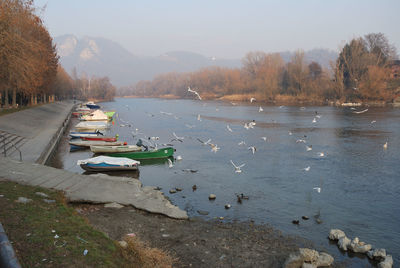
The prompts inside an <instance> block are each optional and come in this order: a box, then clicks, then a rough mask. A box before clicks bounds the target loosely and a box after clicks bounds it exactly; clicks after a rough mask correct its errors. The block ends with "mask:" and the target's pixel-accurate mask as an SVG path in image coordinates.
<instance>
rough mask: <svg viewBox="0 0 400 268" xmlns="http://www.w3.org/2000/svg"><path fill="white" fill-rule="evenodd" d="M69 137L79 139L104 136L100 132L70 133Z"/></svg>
mask: <svg viewBox="0 0 400 268" xmlns="http://www.w3.org/2000/svg"><path fill="white" fill-rule="evenodd" d="M69 135H70V136H71V139H78V138H82V137H97V136H104V134H103V133H101V132H100V131H96V132H83V131H82V132H79V131H70V132H69Z"/></svg>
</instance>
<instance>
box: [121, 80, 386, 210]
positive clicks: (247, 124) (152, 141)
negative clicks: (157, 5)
mask: <svg viewBox="0 0 400 268" xmlns="http://www.w3.org/2000/svg"><path fill="white" fill-rule="evenodd" d="M188 92H189V93H192V94H194V96H195V97H196V98H197V99H198V100H202V98H201V96H200V94H199V93H198V92H197V91H195V90H192V89H191V88H190V87H189V88H188ZM254 102H256V99H255V98H250V103H254ZM232 105H236V103H232ZM283 107H284V106H280V107H279V108H283ZM350 109H351V110H353V111H352V112H353V113H354V114H362V113H365V112H367V111H368V109H364V110H361V111H357V110H356V109H355V108H353V107H352V108H350ZM216 110H217V111H218V109H216ZM300 110H305V107H301V108H300ZM263 111H264V109H263V108H262V107H261V106H259V108H258V112H260V113H261V112H263ZM146 114H147V115H148V116H150V117H154V116H155V115H154V114H151V113H146ZM160 114H162V115H166V116H174V117H175V119H179V117H177V116H175V115H173V114H172V113H169V112H164V111H160ZM320 118H321V116H320V115H319V114H318V112H317V111H316V112H315V116H314V117H313V119H312V121H311V122H312V123H313V124H316V123H317V122H318V120H319V119H320ZM120 120H121V122H123V123H124V124H121V125H120V126H129V127H131V124H130V123H128V122H125V121H123V120H122V119H121V118H120ZM197 121H202V118H201V115H200V114H198V115H197ZM374 123H376V120H373V121H371V124H374ZM185 126H186V127H188V128H193V127H194V125H189V124H185ZM255 126H256V122H255V120H252V121H251V122H245V123H244V125H243V127H244V128H245V129H246V130H250V129H253V128H254V127H255ZM226 129H227V131H229V132H230V133H233V132H235V131H234V130H233V129H232V128H231V126H230V125H229V124H227V125H226ZM288 134H289V135H290V136H291V135H293V133H292V132H291V131H289V132H288ZM138 135H143V137H145V139H144V141H145V142H148V143H149V145H150V146H151V147H153V148H157V146H158V144H157V143H156V141H158V140H159V137H152V136H146V135H144V134H143V133H140V132H139V130H138V129H137V128H136V129H135V131H132V136H133V137H136V136H138ZM172 136H173V138H172V139H171V140H170V142H180V143H183V142H184V140H185V137H184V136H178V135H177V134H176V133H175V132H172ZM306 138H307V136H306V135H304V136H303V137H301V138H298V139H297V140H296V143H303V144H304V145H305V150H306V152H309V151H312V150H313V148H312V145H307V144H306V143H307V140H306ZM261 139H262V140H263V141H264V142H268V141H269V139H268V138H267V137H261ZM197 141H199V142H200V143H201V144H202V145H203V146H209V147H210V149H211V152H213V153H217V152H218V151H219V150H220V149H221V148H220V147H219V146H218V145H217V144H214V143H212V142H211V141H212V140H211V139H207V140H206V141H203V140H202V139H200V138H197ZM159 145H160V144H159ZM161 145H172V144H161ZM238 145H239V146H246V142H245V141H243V140H242V141H240V142H239V143H238ZM383 148H384V149H385V150H386V149H387V148H388V142H387V141H386V143H385V144H384V145H383ZM247 149H248V150H249V151H250V152H251V153H252V154H255V153H256V152H257V148H256V147H255V146H254V145H250V146H248V147H247ZM317 156H318V157H320V158H323V157H325V156H326V154H325V153H324V152H318V153H317ZM176 160H178V161H179V160H182V156H180V155H178V156H177V157H176ZM230 163H231V164H232V166H233V168H234V173H236V174H240V173H242V168H243V167H245V166H246V163H240V164H237V163H235V162H233V160H232V159H231V160H230ZM168 167H169V168H173V167H174V163H173V161H172V160H171V159H168ZM310 169H311V167H310V166H307V167H305V168H303V169H302V170H303V171H304V172H308V171H310ZM194 186H195V185H194ZM194 186H193V187H194ZM196 187H197V186H196ZM312 190H313V191H315V192H317V193H321V191H322V182H321V184H320V185H319V186H315V187H313V188H312ZM243 197H246V196H244V195H243V194H241V195H237V198H238V202H239V200H240V203H241V200H242V199H248V197H246V198H243ZM228 205H229V204H228ZM229 207H230V205H229ZM225 208H226V206H225Z"/></svg>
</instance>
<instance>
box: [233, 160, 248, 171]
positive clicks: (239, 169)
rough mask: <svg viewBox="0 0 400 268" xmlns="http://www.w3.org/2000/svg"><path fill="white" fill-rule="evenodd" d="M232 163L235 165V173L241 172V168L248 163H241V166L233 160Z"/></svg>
mask: <svg viewBox="0 0 400 268" xmlns="http://www.w3.org/2000/svg"><path fill="white" fill-rule="evenodd" d="M231 163H232V165H233V166H234V167H235V173H241V172H242V170H241V168H242V167H244V166H245V165H246V164H241V165H240V166H236V165H235V163H233V161H232V160H231Z"/></svg>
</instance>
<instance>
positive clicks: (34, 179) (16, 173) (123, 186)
mask: <svg viewBox="0 0 400 268" xmlns="http://www.w3.org/2000/svg"><path fill="white" fill-rule="evenodd" d="M0 178H5V179H7V180H11V181H14V182H17V183H20V184H26V185H32V186H40V187H44V188H50V189H57V190H61V191H64V192H65V196H66V197H67V199H68V201H70V202H90V203H111V202H116V203H119V204H123V205H132V206H134V207H135V208H138V209H142V210H145V211H148V212H152V213H158V214H164V215H166V216H168V217H171V218H176V219H187V217H188V216H187V213H186V211H183V210H181V209H179V208H178V207H177V206H174V205H172V204H171V203H170V202H169V201H168V200H167V199H166V198H165V196H164V195H163V194H162V193H161V192H160V191H157V190H154V188H153V187H150V186H146V187H142V184H141V182H140V181H139V180H137V179H133V178H127V177H112V176H108V175H104V174H101V175H80V174H75V173H72V172H69V171H66V170H62V169H56V168H52V167H48V166H43V165H40V164H36V163H27V162H19V161H16V160H12V159H9V158H5V157H1V158H0Z"/></svg>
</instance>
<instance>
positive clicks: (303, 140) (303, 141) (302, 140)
mask: <svg viewBox="0 0 400 268" xmlns="http://www.w3.org/2000/svg"><path fill="white" fill-rule="evenodd" d="M289 135H290V134H289ZM300 142H302V143H306V140H305V139H298V140H296V143H300Z"/></svg>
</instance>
